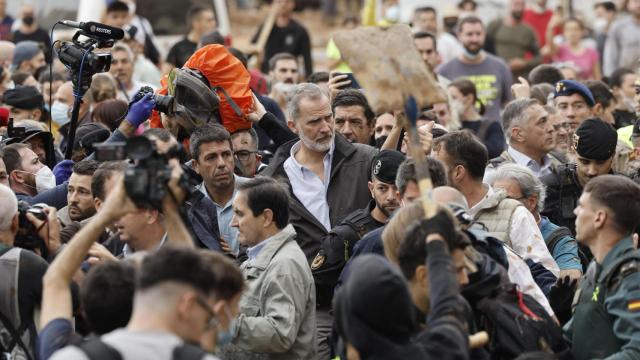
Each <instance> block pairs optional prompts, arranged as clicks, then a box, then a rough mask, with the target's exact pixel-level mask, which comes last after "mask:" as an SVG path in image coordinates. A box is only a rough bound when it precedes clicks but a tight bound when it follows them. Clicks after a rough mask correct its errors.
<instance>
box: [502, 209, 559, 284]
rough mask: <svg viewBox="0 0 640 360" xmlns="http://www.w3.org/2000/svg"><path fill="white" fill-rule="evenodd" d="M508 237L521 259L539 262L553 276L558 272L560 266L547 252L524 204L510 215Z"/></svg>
mask: <svg viewBox="0 0 640 360" xmlns="http://www.w3.org/2000/svg"><path fill="white" fill-rule="evenodd" d="M509 237H510V238H511V247H512V248H513V250H514V251H515V252H516V253H517V254H518V255H520V256H521V257H522V258H523V259H525V260H528V259H531V260H533V262H535V263H539V264H541V265H542V266H544V267H545V268H546V269H547V270H549V271H550V272H551V273H552V274H553V275H554V276H555V277H557V276H558V275H559V274H560V268H558V264H556V262H555V260H554V259H553V256H551V253H549V249H547V245H546V244H545V242H544V238H543V237H542V234H541V233H540V229H539V228H538V225H537V224H536V221H535V219H534V218H533V215H531V213H530V212H529V210H527V209H526V208H525V207H524V206H519V207H518V208H516V210H515V211H514V212H513V215H512V216H511V226H510V229H509ZM554 281H555V280H554Z"/></svg>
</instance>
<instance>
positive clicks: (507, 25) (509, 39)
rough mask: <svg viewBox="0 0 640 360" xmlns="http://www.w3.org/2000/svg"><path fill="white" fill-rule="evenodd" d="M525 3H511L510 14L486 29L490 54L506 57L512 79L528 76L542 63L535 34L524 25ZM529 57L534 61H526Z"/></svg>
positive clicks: (520, 1) (511, 0)
mask: <svg viewBox="0 0 640 360" xmlns="http://www.w3.org/2000/svg"><path fill="white" fill-rule="evenodd" d="M524 8H525V0H510V1H509V13H508V14H506V16H505V17H504V18H502V19H496V20H494V21H492V22H491V23H489V26H487V42H486V44H485V49H487V51H489V52H491V53H494V54H496V55H498V56H499V57H501V58H503V59H504V60H505V61H506V62H507V63H508V64H509V68H511V72H512V73H513V78H514V79H517V78H518V77H520V76H522V77H524V78H526V74H528V73H529V71H531V69H533V68H534V67H535V66H536V65H538V64H540V62H541V61H542V55H540V49H539V47H538V39H537V36H536V33H535V31H534V30H533V29H532V28H531V27H530V26H529V25H527V24H525V23H524V22H522V16H523V15H524ZM528 54H530V55H532V56H531V58H529V59H526V58H527V57H528Z"/></svg>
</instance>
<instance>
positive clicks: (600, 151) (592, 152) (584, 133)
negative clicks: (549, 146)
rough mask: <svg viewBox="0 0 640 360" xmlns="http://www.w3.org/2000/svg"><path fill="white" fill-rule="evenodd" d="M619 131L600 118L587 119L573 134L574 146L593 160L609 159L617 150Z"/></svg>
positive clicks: (579, 153)
mask: <svg viewBox="0 0 640 360" xmlns="http://www.w3.org/2000/svg"><path fill="white" fill-rule="evenodd" d="M617 143H618V133H617V132H616V130H615V129H614V128H613V126H611V125H609V124H607V123H606V122H604V121H602V120H600V119H598V118H591V119H587V120H585V121H584V122H583V123H582V124H580V127H579V128H578V129H577V130H576V132H575V133H574V134H573V148H574V149H575V150H576V152H577V153H578V155H580V156H582V157H583V158H587V159H591V160H607V159H609V158H611V157H612V156H613V154H615V152H616V144H617Z"/></svg>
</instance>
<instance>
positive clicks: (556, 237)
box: [545, 226, 573, 255]
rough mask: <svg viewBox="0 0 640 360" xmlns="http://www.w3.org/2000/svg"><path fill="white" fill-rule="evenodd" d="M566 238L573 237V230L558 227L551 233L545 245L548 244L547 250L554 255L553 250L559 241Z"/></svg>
mask: <svg viewBox="0 0 640 360" xmlns="http://www.w3.org/2000/svg"><path fill="white" fill-rule="evenodd" d="M566 236H573V235H572V234H571V230H569V228H567V227H565V226H560V227H558V228H557V229H555V230H553V232H551V234H549V236H547V239H545V243H547V249H549V252H550V253H551V255H553V250H554V249H555V247H556V245H557V244H558V241H560V239H562V238H564V237H566Z"/></svg>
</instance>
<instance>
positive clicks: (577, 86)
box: [553, 80, 596, 106]
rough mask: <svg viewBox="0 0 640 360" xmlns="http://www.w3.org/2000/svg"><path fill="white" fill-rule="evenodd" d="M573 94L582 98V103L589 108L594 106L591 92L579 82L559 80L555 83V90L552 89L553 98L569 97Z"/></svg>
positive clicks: (594, 102)
mask: <svg viewBox="0 0 640 360" xmlns="http://www.w3.org/2000/svg"><path fill="white" fill-rule="evenodd" d="M573 94H579V95H580V96H582V97H583V98H584V101H585V102H586V103H587V105H589V106H594V105H595V104H596V101H595V100H594V99H593V94H591V90H589V88H588V87H586V86H585V85H584V84H582V83H581V82H578V81H575V80H560V81H558V82H557V83H556V87H555V89H553V98H554V99H555V98H557V97H558V96H571V95H573Z"/></svg>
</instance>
